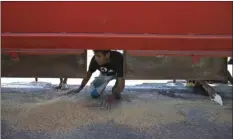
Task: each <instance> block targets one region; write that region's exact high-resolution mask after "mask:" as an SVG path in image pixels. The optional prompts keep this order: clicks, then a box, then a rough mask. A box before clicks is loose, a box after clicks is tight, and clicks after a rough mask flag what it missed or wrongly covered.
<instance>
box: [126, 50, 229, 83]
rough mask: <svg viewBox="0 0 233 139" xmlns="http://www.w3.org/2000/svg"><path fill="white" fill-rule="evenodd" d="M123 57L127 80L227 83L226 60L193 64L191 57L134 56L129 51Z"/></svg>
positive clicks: (215, 59) (206, 60) (217, 59)
mask: <svg viewBox="0 0 233 139" xmlns="http://www.w3.org/2000/svg"><path fill="white" fill-rule="evenodd" d="M141 53H142V54H143V51H142V52H141ZM124 56H125V71H126V72H125V74H126V78H127V79H153V80H154V79H187V80H219V81H223V82H226V81H227V60H226V58H219V57H217V58H210V57H202V58H201V59H200V61H199V62H197V63H193V57H191V56H146V55H145V56H136V55H134V54H133V53H131V51H126V52H125V53H124Z"/></svg>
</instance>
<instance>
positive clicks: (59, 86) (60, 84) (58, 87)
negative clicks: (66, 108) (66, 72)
mask: <svg viewBox="0 0 233 139" xmlns="http://www.w3.org/2000/svg"><path fill="white" fill-rule="evenodd" d="M59 79H60V83H59V85H58V86H57V87H56V89H61V87H62V82H63V79H62V78H59Z"/></svg>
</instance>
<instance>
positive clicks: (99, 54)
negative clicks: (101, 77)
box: [93, 50, 111, 65]
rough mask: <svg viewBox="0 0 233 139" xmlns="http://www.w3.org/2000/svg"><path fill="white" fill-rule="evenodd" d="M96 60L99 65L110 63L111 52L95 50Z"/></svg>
mask: <svg viewBox="0 0 233 139" xmlns="http://www.w3.org/2000/svg"><path fill="white" fill-rule="evenodd" d="M93 51H94V55H95V60H96V62H97V63H98V64H99V65H103V64H106V63H108V62H109V60H110V52H111V50H93Z"/></svg>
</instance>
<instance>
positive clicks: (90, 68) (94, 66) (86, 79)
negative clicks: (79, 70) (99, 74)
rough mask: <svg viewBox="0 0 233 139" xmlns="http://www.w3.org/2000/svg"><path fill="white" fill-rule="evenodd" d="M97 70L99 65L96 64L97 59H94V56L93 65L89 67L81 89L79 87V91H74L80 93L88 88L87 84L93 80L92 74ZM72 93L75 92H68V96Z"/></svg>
mask: <svg viewBox="0 0 233 139" xmlns="http://www.w3.org/2000/svg"><path fill="white" fill-rule="evenodd" d="M96 69H97V63H96V61H95V59H94V56H93V57H92V59H91V63H90V65H89V69H88V72H87V73H86V76H85V77H84V78H83V80H82V82H81V85H80V87H79V88H78V89H77V90H74V91H75V93H79V92H80V91H81V90H82V89H83V88H84V87H85V86H86V84H87V82H88V81H89V80H90V78H91V75H92V73H93V72H95V71H96ZM72 92H73V91H71V92H68V94H69V93H72Z"/></svg>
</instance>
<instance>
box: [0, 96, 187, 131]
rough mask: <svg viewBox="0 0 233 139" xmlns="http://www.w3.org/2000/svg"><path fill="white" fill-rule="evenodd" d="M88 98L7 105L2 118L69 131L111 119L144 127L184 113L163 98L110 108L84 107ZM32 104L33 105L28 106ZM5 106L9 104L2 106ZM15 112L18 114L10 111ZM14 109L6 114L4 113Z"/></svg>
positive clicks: (37, 127)
mask: <svg viewBox="0 0 233 139" xmlns="http://www.w3.org/2000/svg"><path fill="white" fill-rule="evenodd" d="M90 103H91V102H89V100H88V101H80V102H72V101H64V100H60V99H55V100H50V101H47V102H44V103H39V104H38V103H37V104H36V105H35V104H30V105H31V107H26V106H25V107H24V108H22V107H20V109H17V108H13V107H12V108H11V111H6V110H5V111H4V113H5V114H4V115H3V116H2V119H6V120H7V121H9V122H11V123H12V124H14V125H15V127H17V128H18V129H24V130H39V131H71V130H72V129H74V128H78V127H80V126H84V125H89V124H95V123H98V124H100V123H106V122H108V121H109V120H113V121H114V122H115V124H120V125H127V126H130V127H132V128H137V129H141V130H142V129H146V128H150V127H151V126H154V125H156V124H159V123H171V122H179V121H181V120H184V118H185V116H184V115H181V114H179V113H178V111H177V110H176V109H175V107H174V104H175V103H177V102H176V101H174V102H173V103H171V102H170V103H164V101H159V100H158V101H156V102H155V101H151V102H145V101H137V102H135V103H122V104H121V105H120V106H119V107H116V108H113V109H112V110H111V111H107V110H102V109H100V108H98V107H97V108H90V107H86V104H90ZM32 105H35V106H32ZM3 109H9V107H5V106H4V107H3ZM16 111H17V112H18V115H17V114H16V113H14V112H16ZM9 112H10V113H11V114H13V113H14V116H11V117H9V114H7V113H9Z"/></svg>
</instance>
